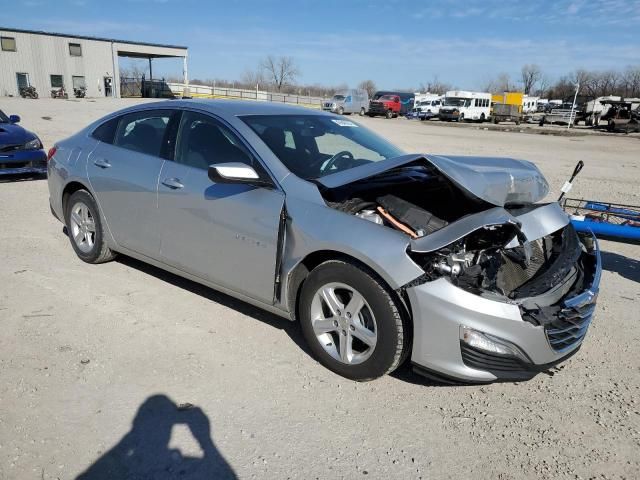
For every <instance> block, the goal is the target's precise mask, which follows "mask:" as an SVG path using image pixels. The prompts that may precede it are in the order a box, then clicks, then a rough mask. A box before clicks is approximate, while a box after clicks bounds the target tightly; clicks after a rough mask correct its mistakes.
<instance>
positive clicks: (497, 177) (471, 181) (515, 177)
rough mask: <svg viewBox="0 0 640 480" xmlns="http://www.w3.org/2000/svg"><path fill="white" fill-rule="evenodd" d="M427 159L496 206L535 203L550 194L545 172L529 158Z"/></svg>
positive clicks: (434, 157)
mask: <svg viewBox="0 0 640 480" xmlns="http://www.w3.org/2000/svg"><path fill="white" fill-rule="evenodd" d="M425 158H426V159H427V160H428V161H429V162H430V163H431V164H433V165H434V166H435V167H436V168H437V169H438V170H439V171H440V172H441V173H442V174H443V175H446V176H447V177H448V178H449V179H450V180H451V181H453V182H454V183H456V184H457V185H458V186H460V187H462V188H464V189H466V190H468V191H469V192H471V193H472V194H473V195H475V196H476V197H478V198H481V199H482V200H485V201H486V202H489V203H491V204H492V205H496V206H500V207H502V206H504V205H505V204H508V203H535V202H539V201H540V200H542V199H543V198H544V197H546V196H547V194H548V193H549V184H548V183H547V180H546V179H545V178H544V176H543V175H542V172H540V170H539V169H538V167H536V166H535V165H534V164H533V163H531V162H527V161H526V160H516V159H514V158H494V157H458V156H446V157H445V156H441V155H429V156H427V157H425Z"/></svg>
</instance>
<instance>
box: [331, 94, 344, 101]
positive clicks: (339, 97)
mask: <svg viewBox="0 0 640 480" xmlns="http://www.w3.org/2000/svg"><path fill="white" fill-rule="evenodd" d="M333 100H335V101H336V102H341V101H343V100H344V95H334V96H333Z"/></svg>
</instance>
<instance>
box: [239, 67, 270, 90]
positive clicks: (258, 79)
mask: <svg viewBox="0 0 640 480" xmlns="http://www.w3.org/2000/svg"><path fill="white" fill-rule="evenodd" d="M239 83H240V85H241V86H242V87H244V88H256V85H263V84H265V83H267V82H266V80H265V78H264V72H263V71H262V70H246V71H245V72H244V73H243V74H242V79H241V81H240V82H239Z"/></svg>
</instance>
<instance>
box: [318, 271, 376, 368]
mask: <svg viewBox="0 0 640 480" xmlns="http://www.w3.org/2000/svg"><path fill="white" fill-rule="evenodd" d="M311 325H312V327H313V331H314V333H315V335H316V338H317V339H318V342H320V345H321V346H322V348H324V350H325V351H326V352H327V353H328V354H329V355H331V356H332V357H333V358H334V359H336V360H338V361H339V362H342V363H345V364H348V365H356V364H359V363H362V362H364V361H365V360H367V359H368V358H369V357H370V356H371V354H372V353H373V351H374V349H375V347H376V343H377V340H378V329H377V325H376V319H375V317H374V315H373V312H372V310H371V307H369V304H368V303H367V301H366V300H365V299H364V297H363V296H362V294H360V293H359V292H358V291H357V290H355V289H354V288H352V287H350V286H348V285H345V284H344V283H337V282H333V283H328V284H326V285H323V286H322V287H321V288H319V289H318V290H317V291H316V293H315V294H314V296H313V300H312V302H311Z"/></svg>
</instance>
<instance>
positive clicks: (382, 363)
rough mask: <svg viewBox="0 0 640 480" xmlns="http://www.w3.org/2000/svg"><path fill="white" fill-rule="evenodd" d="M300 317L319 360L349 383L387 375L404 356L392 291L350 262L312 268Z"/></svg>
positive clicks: (404, 334) (402, 328)
mask: <svg viewBox="0 0 640 480" xmlns="http://www.w3.org/2000/svg"><path fill="white" fill-rule="evenodd" d="M299 314H300V323H301V327H302V332H303V334H304V337H305V339H306V341H307V343H308V344H309V348H310V349H311V351H312V352H313V354H314V355H315V357H316V358H317V359H318V361H319V362H320V363H322V364H323V365H324V366H325V367H327V368H328V369H329V370H332V371H333V372H335V373H337V374H339V375H342V376H343V377H346V378H349V379H351V380H357V381H366V380H372V379H374V378H378V377H381V376H383V375H386V374H387V373H390V372H392V371H393V370H395V369H396V368H397V367H398V366H399V365H400V364H401V363H402V361H403V360H404V359H405V358H406V355H407V354H408V349H409V338H408V331H409V329H408V327H407V325H406V324H405V322H404V321H403V317H402V315H401V313H400V308H399V306H398V305H397V304H396V301H395V300H394V298H393V297H392V295H391V293H390V291H389V290H388V288H387V287H385V286H384V285H383V284H382V282H381V281H380V280H378V279H377V278H375V274H373V273H370V272H369V271H368V270H367V269H365V268H363V267H360V266H358V265H355V264H353V263H349V262H346V261H341V260H329V261H327V262H324V263H322V264H321V265H319V266H318V267H316V268H315V269H314V270H312V271H311V273H310V274H309V276H308V277H307V279H306V280H305V282H304V284H303V286H302V292H301V294H300V302H299Z"/></svg>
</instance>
